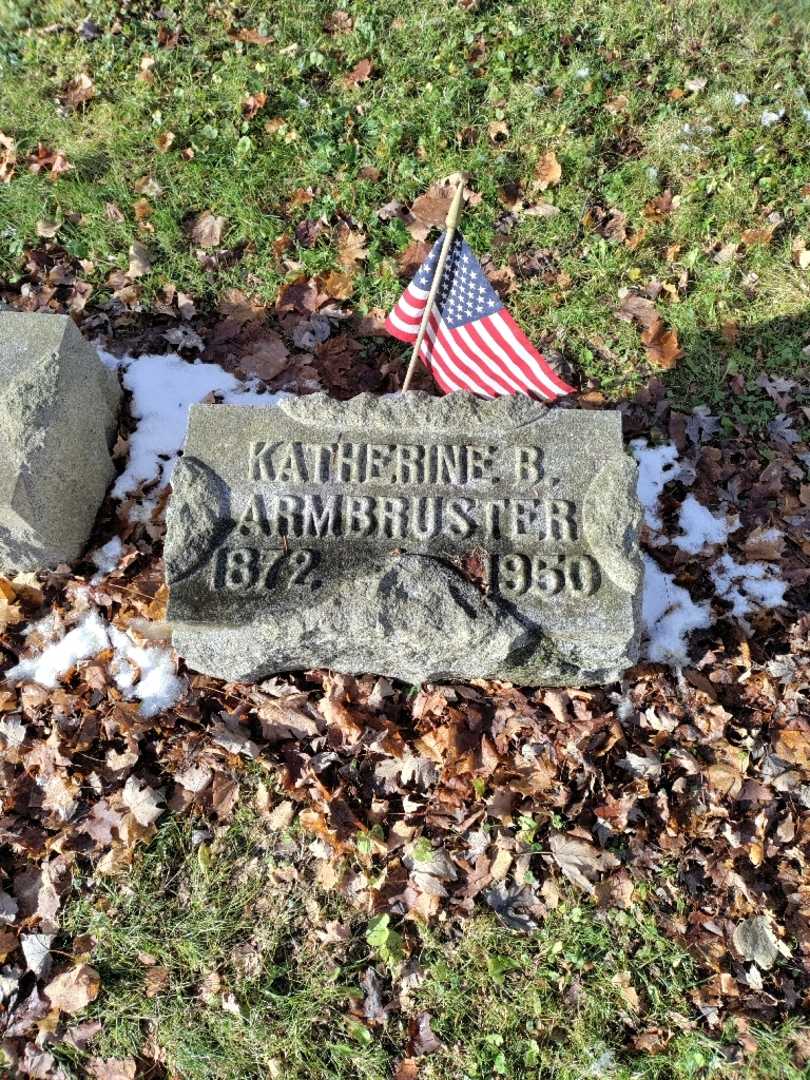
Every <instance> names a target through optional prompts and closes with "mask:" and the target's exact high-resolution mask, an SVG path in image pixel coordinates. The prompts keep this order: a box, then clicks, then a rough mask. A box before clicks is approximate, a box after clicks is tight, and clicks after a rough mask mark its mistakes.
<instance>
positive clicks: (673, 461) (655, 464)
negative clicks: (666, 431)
mask: <svg viewBox="0 0 810 1080" xmlns="http://www.w3.org/2000/svg"><path fill="white" fill-rule="evenodd" d="M630 449H631V450H632V452H633V456H634V457H635V459H636V461H637V462H638V482H637V488H636V490H637V491H638V497H639V501H640V502H641V505H642V506H643V507H644V520H645V521H646V522H647V525H648V526H649V527H650V528H651V529H653V530H655V531H656V532H659V531H660V530H661V529H662V528H663V522H662V521H661V518H660V516H659V514H658V499H659V498H660V496H661V492H662V491H663V490H664V485H665V484H667V483H668V482H669V481H670V480H674V479H675V477H676V476H677V475H678V450H677V448H676V447H675V445H674V444H673V443H665V444H664V445H663V446H648V445H647V440H646V439H634V440H633V441H632V442H631V443H630Z"/></svg>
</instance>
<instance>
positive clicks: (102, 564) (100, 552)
mask: <svg viewBox="0 0 810 1080" xmlns="http://www.w3.org/2000/svg"><path fill="white" fill-rule="evenodd" d="M123 550H124V545H123V544H122V543H121V537H120V536H114V537H113V538H112V540H108V541H107V543H106V544H104V545H103V546H102V547H100V548H96V550H95V551H91V552H90V559H91V560H92V561H93V562H94V563H95V564H96V566H97V567H98V573H96V574H94V575H93V577H92V578H91V580H90V584H91V585H97V584H98V583H99V582H100V581H101V579H102V578H103V577H104V575H105V574H110V573H112V571H113V570H114V569H115V568H116V566H118V561H119V559H120V558H121V554H122V552H123Z"/></svg>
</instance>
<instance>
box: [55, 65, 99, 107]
mask: <svg viewBox="0 0 810 1080" xmlns="http://www.w3.org/2000/svg"><path fill="white" fill-rule="evenodd" d="M95 96H96V87H95V84H94V83H93V80H92V79H91V78H90V76H89V75H87V74H85V73H82V74H81V75H77V76H76V77H75V78H73V79H71V80H70V82H69V83H68V84H67V86H66V87H65V91H64V93H63V95H62V102H63V104H64V105H65V106H66V107H67V108H68V109H78V107H79V106H80V105H84V104H85V102H87V101H90V99H91V98H94V97H95Z"/></svg>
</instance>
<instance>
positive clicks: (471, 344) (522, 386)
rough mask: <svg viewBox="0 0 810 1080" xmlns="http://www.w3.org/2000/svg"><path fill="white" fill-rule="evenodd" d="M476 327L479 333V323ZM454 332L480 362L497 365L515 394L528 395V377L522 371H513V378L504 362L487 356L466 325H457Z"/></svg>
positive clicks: (511, 368)
mask: <svg viewBox="0 0 810 1080" xmlns="http://www.w3.org/2000/svg"><path fill="white" fill-rule="evenodd" d="M476 329H477V330H478V333H479V334H480V333H481V327H480V324H479V325H477V326H476ZM456 332H457V333H458V335H459V336H460V337H461V338H463V340H464V342H465V344H466V345H467V347H468V348H469V349H470V350H471V351H472V352H474V353H475V355H476V356H477V357H478V359H479V360H480V361H481V363H483V364H490V365H493V364H497V365H498V367H499V368H500V370H501V373H502V375H503V377H504V379H506V380H507V382H509V383H511V385H512V386H513V387H514V389H515V393H516V394H525V395H526V396H527V397H529V396H530V384H529V381H528V379H526V377H525V376H524V375H523V372H522V371H520V370H518V371H517V372H515V373H514V374H515V377H514V378H513V377H512V375H511V374H510V373H509V371H507V370H506V367H505V364H504V363H503V362H501V363H498V361H497V360H493V359H492V358H491V357H489V356H487V354H486V353H485V352H484V351H483V349H482V348H481V346H480V345H479V344H478V342H477V341H475V340H474V339H473V337H472V335H471V334H470V333H469V331H468V330H467V327H466V326H459V327H458V329H457V331H456ZM497 355H498V356H500V352H498V353H497ZM510 371H514V368H513V367H512V365H510Z"/></svg>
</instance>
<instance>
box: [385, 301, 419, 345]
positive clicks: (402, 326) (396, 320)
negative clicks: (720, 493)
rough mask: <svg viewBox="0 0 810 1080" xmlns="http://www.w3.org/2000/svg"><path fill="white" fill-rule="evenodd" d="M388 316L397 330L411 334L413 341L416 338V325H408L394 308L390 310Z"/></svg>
mask: <svg viewBox="0 0 810 1080" xmlns="http://www.w3.org/2000/svg"><path fill="white" fill-rule="evenodd" d="M388 318H389V319H390V320H391V323H392V325H394V326H395V327H396V328H397V330H402V332H403V333H405V334H413V338H414V341H415V340H416V330H417V329H418V327H414V326H409V325H408V324H407V323H405V322H403V321H402V319H400V317H399V315H397V312H396V308H395V309H394V310H393V311H392V312H391V314H390V315H389V316H388Z"/></svg>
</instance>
